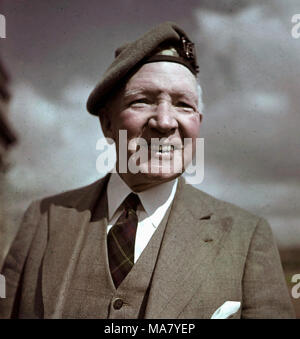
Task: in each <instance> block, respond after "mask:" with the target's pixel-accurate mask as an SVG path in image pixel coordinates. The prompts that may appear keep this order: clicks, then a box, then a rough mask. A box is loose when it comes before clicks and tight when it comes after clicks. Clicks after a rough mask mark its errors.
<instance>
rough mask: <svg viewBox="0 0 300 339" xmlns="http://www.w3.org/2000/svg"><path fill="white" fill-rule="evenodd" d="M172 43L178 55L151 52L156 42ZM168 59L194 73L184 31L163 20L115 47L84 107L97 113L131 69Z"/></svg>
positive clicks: (191, 51)
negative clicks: (130, 40)
mask: <svg viewBox="0 0 300 339" xmlns="http://www.w3.org/2000/svg"><path fill="white" fill-rule="evenodd" d="M167 45H172V46H176V50H178V53H179V55H178V56H175V57H174V56H162V55H159V56H158V55H153V54H155V52H156V51H157V49H158V48H159V47H160V46H167ZM155 61H172V62H178V63H181V64H183V65H185V66H186V67H188V68H189V69H190V70H191V71H192V72H193V73H194V74H196V73H197V72H198V66H197V62H196V54H195V50H194V44H193V43H192V42H191V41H190V40H189V38H188V37H187V35H186V33H185V32H184V31H183V30H182V29H181V28H179V27H178V26H177V25H176V24H175V23H173V22H164V23H162V24H160V25H158V26H156V27H154V28H153V29H151V30H150V31H148V32H147V33H145V34H144V35H143V36H142V37H140V38H139V39H137V40H136V41H134V42H131V43H127V44H125V45H123V46H121V47H119V48H118V49H117V50H116V52H115V59H114V61H113V63H112V64H111V65H110V66H109V68H108V69H107V71H106V72H105V73H104V76H103V78H102V80H101V81H100V83H99V84H98V85H97V86H96V87H95V89H94V90H93V91H92V93H91V94H90V96H89V98H88V101H87V110H88V111H89V112H90V113H91V114H94V115H99V110H100V108H101V107H102V106H103V105H104V104H105V101H106V99H107V97H108V95H109V94H110V93H111V92H112V90H113V89H114V88H116V86H118V85H119V84H120V83H121V81H122V80H123V79H124V78H126V76H128V74H131V72H132V71H133V70H135V69H137V67H139V66H140V65H142V64H144V63H146V62H155Z"/></svg>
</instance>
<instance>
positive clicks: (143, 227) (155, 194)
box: [107, 173, 178, 262]
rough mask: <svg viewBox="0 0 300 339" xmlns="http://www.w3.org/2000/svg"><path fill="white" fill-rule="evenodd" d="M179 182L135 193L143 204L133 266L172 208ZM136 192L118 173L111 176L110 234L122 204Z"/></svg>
mask: <svg viewBox="0 0 300 339" xmlns="http://www.w3.org/2000/svg"><path fill="white" fill-rule="evenodd" d="M177 183H178V179H174V180H172V181H168V182H165V183H162V184H160V185H157V186H155V187H152V188H149V189H148V190H146V191H143V192H139V193H136V192H134V193H136V194H137V195H138V196H139V198H140V201H141V204H142V206H141V205H139V206H138V208H137V217H138V226H137V231H136V237H135V247H134V262H136V261H137V260H138V258H139V257H140V255H141V253H142V252H143V250H144V249H145V247H146V246H147V244H148V242H149V241H150V239H151V237H152V235H153V234H154V232H155V230H156V229H157V227H158V225H159V224H160V223H161V221H162V219H163V217H164V216H165V214H166V212H167V210H168V208H169V206H170V205H171V203H172V201H173V199H174V196H175V192H176V188H177ZM131 192H133V191H132V190H131V188H130V187H129V186H128V185H127V184H126V183H125V182H124V181H123V179H122V178H121V177H120V176H119V174H118V173H112V174H111V176H110V179H109V182H108V186H107V201H108V226H107V233H108V232H109V230H110V229H111V227H112V226H113V225H114V224H115V223H116V221H117V220H118V218H119V216H120V215H121V213H122V207H121V205H122V203H123V201H124V200H125V199H126V198H127V196H128V195H129V194H130V193H131Z"/></svg>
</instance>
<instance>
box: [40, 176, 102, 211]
mask: <svg viewBox="0 0 300 339" xmlns="http://www.w3.org/2000/svg"><path fill="white" fill-rule="evenodd" d="M108 177H109V176H105V177H104V178H101V179H99V180H97V181H95V182H93V183H91V184H89V185H87V186H83V187H79V188H76V189H73V190H69V191H65V192H62V193H59V194H56V195H53V196H49V197H45V198H43V199H41V200H40V201H39V204H40V209H41V212H42V213H44V212H45V211H47V210H48V209H49V207H50V206H51V205H58V206H63V207H78V208H79V209H80V206H88V205H90V204H92V203H93V202H94V201H95V200H96V199H97V197H98V196H99V195H100V194H101V192H102V190H103V189H104V188H105V187H106V184H107V182H108Z"/></svg>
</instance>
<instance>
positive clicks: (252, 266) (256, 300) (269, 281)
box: [241, 219, 295, 319]
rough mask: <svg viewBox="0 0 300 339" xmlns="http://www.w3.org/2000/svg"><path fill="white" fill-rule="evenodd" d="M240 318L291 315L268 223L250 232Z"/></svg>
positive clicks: (262, 223) (277, 254) (285, 286)
mask: <svg viewBox="0 0 300 339" xmlns="http://www.w3.org/2000/svg"><path fill="white" fill-rule="evenodd" d="M241 317H242V318H252V319H253V318H278V319H281V318H294V317H295V312H294V309H293V306H292V303H291V299H290V296H289V293H288V290H287V285H286V282H285V279H284V275H283V270H282V266H281V261H280V256H279V252H278V249H277V246H276V243H275V241H274V238H273V235H272V231H271V228H270V226H269V224H268V222H267V221H266V220H264V219H260V220H259V222H258V224H257V226H256V229H255V231H254V234H253V237H252V240H251V243H250V247H249V251H248V255H247V260H246V265H245V271H244V277H243V304H242V314H241Z"/></svg>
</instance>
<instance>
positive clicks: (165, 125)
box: [149, 102, 178, 133]
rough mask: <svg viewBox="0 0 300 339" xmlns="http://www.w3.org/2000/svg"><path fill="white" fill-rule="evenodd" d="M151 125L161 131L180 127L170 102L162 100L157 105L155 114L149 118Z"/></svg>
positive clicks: (164, 131)
mask: <svg viewBox="0 0 300 339" xmlns="http://www.w3.org/2000/svg"><path fill="white" fill-rule="evenodd" d="M149 127H151V128H153V129H156V130H157V131H159V132H160V133H166V132H170V131H172V130H175V129H176V128H177V127H178V122H177V120H176V115H175V112H174V110H173V107H172V105H171V104H170V103H168V102H161V103H159V104H158V105H157V108H156V112H155V115H153V116H152V117H151V118H150V120H149Z"/></svg>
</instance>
